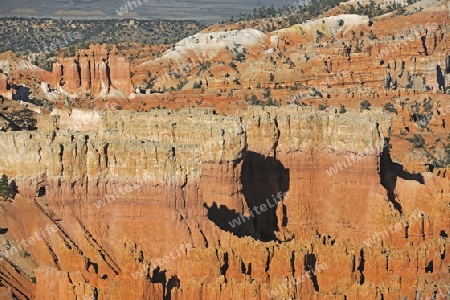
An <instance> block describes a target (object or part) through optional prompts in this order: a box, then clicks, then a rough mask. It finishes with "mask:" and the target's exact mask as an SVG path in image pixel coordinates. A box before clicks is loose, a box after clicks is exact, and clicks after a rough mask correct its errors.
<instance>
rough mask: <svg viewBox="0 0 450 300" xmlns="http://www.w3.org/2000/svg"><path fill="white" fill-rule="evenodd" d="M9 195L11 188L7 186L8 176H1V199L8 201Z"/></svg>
mask: <svg viewBox="0 0 450 300" xmlns="http://www.w3.org/2000/svg"><path fill="white" fill-rule="evenodd" d="M10 195H11V187H10V186H9V184H8V176H6V175H5V174H3V175H2V178H1V179H0V196H2V197H3V200H5V201H6V200H8V198H9V196H10Z"/></svg>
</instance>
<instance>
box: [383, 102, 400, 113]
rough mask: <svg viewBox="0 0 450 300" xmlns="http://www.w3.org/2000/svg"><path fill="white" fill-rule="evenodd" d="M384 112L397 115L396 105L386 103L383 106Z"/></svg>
mask: <svg viewBox="0 0 450 300" xmlns="http://www.w3.org/2000/svg"><path fill="white" fill-rule="evenodd" d="M383 110H385V111H387V112H390V113H394V114H397V109H396V108H395V107H394V104H392V103H391V102H388V103H386V104H385V105H384V106H383Z"/></svg>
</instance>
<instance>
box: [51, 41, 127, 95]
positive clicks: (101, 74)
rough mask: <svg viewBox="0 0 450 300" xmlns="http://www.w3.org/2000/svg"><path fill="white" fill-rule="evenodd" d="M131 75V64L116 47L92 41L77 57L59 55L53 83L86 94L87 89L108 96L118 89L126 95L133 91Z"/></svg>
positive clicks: (67, 90)
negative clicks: (121, 55)
mask: <svg viewBox="0 0 450 300" xmlns="http://www.w3.org/2000/svg"><path fill="white" fill-rule="evenodd" d="M129 75H130V65H129V63H128V62H127V61H126V59H125V58H124V57H119V56H118V52H117V49H116V48H115V47H114V48H112V49H107V47H106V45H91V46H90V48H89V49H87V50H80V51H79V52H78V53H77V54H76V56H75V57H71V58H63V59H59V60H58V62H56V63H55V64H54V65H53V72H52V81H51V87H52V88H54V89H58V88H62V89H63V90H65V91H66V92H68V93H70V94H80V95H82V96H83V97H84V94H85V93H88V94H91V95H94V96H99V95H100V96H105V95H107V94H109V93H110V92H111V91H112V90H117V91H119V92H122V93H123V94H124V96H125V97H126V96H128V95H130V94H131V93H132V87H131V81H130V77H129Z"/></svg>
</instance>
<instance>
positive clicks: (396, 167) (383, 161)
mask: <svg viewBox="0 0 450 300" xmlns="http://www.w3.org/2000/svg"><path fill="white" fill-rule="evenodd" d="M388 144H389V140H388V139H386V141H385V145H388ZM397 177H400V178H402V179H404V180H414V181H417V182H418V183H420V184H424V183H425V181H424V179H423V176H422V174H411V173H408V172H406V171H405V170H404V169H403V165H401V164H398V163H395V162H393V161H392V159H391V154H390V152H389V147H384V149H383V152H382V153H381V157H380V181H381V185H382V186H383V187H384V188H385V189H386V191H387V193H388V199H389V201H391V202H392V204H393V205H394V208H395V209H396V210H398V211H399V212H400V213H402V206H401V204H400V203H399V202H398V201H397V199H396V197H395V193H394V191H395V187H396V185H397Z"/></svg>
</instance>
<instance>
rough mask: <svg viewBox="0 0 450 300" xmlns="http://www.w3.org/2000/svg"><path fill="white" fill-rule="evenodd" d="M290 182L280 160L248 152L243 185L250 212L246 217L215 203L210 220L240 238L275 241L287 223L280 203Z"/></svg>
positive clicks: (245, 158) (209, 210)
mask: <svg viewBox="0 0 450 300" xmlns="http://www.w3.org/2000/svg"><path fill="white" fill-rule="evenodd" d="M289 180H290V175H289V169H287V168H285V167H284V166H283V164H282V163H281V162H280V161H279V160H277V159H275V158H273V157H266V156H264V155H262V154H259V153H256V152H252V151H247V152H246V153H245V154H244V159H243V162H242V173H241V183H242V194H243V195H244V198H245V202H246V204H247V207H248V209H249V213H247V214H245V215H244V214H243V213H242V212H238V211H235V210H231V209H229V208H228V207H226V206H225V205H218V204H217V203H215V202H214V203H213V205H212V206H211V207H207V206H206V207H207V209H208V218H209V219H210V220H211V221H213V222H214V223H215V224H216V225H217V226H219V228H220V229H222V230H226V231H229V232H231V233H233V234H234V235H236V236H238V237H243V236H252V237H253V238H255V239H258V240H261V241H271V240H275V239H276V238H275V232H276V231H278V230H280V227H281V226H286V225H287V222H288V219H287V218H286V207H285V206H284V205H283V203H282V202H281V201H283V200H284V197H285V193H286V192H287V191H288V190H289ZM277 208H278V209H277ZM277 210H278V213H277Z"/></svg>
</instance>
